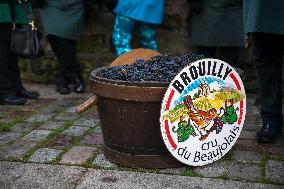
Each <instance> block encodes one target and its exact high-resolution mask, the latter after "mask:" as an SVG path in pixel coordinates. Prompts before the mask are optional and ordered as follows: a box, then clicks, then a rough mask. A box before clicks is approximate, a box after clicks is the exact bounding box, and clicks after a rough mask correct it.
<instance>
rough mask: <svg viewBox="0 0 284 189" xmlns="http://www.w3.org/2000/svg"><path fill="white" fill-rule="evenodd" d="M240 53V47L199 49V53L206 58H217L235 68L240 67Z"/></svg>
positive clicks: (200, 47) (202, 47)
mask: <svg viewBox="0 0 284 189" xmlns="http://www.w3.org/2000/svg"><path fill="white" fill-rule="evenodd" d="M218 51H219V52H218ZM239 51H240V47H207V46H206V47H205V46H199V47H198V53H200V54H203V55H204V56H205V57H206V58H217V59H220V60H223V61H225V62H227V63H228V64H230V65H231V66H233V67H240V66H239Z"/></svg>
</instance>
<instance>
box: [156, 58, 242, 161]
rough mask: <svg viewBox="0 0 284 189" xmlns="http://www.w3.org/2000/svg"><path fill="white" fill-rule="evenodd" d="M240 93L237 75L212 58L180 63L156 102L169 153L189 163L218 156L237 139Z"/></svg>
mask: <svg viewBox="0 0 284 189" xmlns="http://www.w3.org/2000/svg"><path fill="white" fill-rule="evenodd" d="M245 113H246V96H245V90H244V86H243V83H242V81H241V79H240V77H239V75H238V73H237V72H236V71H235V70H234V69H233V68H232V67H231V66H230V65H228V64H227V63H225V62H223V61H221V60H217V59H202V60H199V61H197V62H194V63H192V64H191V65H190V66H187V67H185V68H184V69H183V70H182V71H181V72H180V73H179V74H178V75H177V76H176V77H175V79H174V80H173V81H172V83H171V84H170V86H169V88H168V90H167V92H166V94H165V97H164V99H163V103H162V109H161V117H160V123H161V132H162V137H163V140H164V142H165V144H166V146H167V148H168V150H169V151H170V152H171V154H172V155H173V156H174V157H175V158H177V159H178V160H179V161H181V162H183V163H185V164H188V165H193V166H201V165H205V164H209V163H212V162H213V161H216V160H218V159H220V158H221V157H223V156H224V155H225V154H226V153H227V152H228V151H229V150H230V149H231V147H232V146H233V145H234V143H235V142H236V140H237V138H238V137H239V135H240V133H241V130H242V127H243V123H244V119H245Z"/></svg>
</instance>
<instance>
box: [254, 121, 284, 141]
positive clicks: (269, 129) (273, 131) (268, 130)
mask: <svg viewBox="0 0 284 189" xmlns="http://www.w3.org/2000/svg"><path fill="white" fill-rule="evenodd" d="M280 134H281V126H278V125H273V124H264V125H263V126H262V128H261V131H260V132H258V133H257V142H259V143H272V142H275V141H276V140H277V138H278V136H279V135H280Z"/></svg>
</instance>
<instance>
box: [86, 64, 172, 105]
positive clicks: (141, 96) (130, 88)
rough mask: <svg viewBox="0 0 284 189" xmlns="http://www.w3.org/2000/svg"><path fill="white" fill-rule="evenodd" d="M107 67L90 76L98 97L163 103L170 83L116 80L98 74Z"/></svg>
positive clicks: (93, 89) (93, 90)
mask: <svg viewBox="0 0 284 189" xmlns="http://www.w3.org/2000/svg"><path fill="white" fill-rule="evenodd" d="M105 68H106V67H102V68H98V69H96V70H95V71H93V72H92V74H91V77H90V87H91V91H92V92H93V93H94V94H95V95H97V96H98V97H100V96H101V97H105V98H113V99H121V100H126V101H141V102H158V103H161V101H162V99H163V97H164V94H165V92H166V90H167V87H168V85H169V84H168V83H167V85H166V83H164V84H165V86H161V85H160V84H159V82H145V83H144V82H143V83H142V84H141V83H140V85H136V83H131V82H125V81H116V80H110V79H105V78H101V77H99V76H98V74H99V73H101V72H102V70H103V69H105Z"/></svg>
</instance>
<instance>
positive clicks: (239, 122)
mask: <svg viewBox="0 0 284 189" xmlns="http://www.w3.org/2000/svg"><path fill="white" fill-rule="evenodd" d="M230 77H231V78H232V79H233V81H234V83H235V85H236V86H237V89H238V90H241V85H240V83H239V81H238V79H237V78H236V76H235V75H234V74H233V73H231V74H230ZM243 112H244V101H243V100H241V101H240V117H239V119H238V124H239V125H240V124H241V122H242V118H243Z"/></svg>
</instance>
